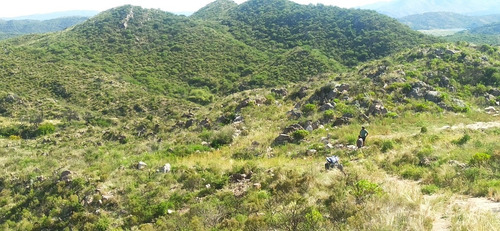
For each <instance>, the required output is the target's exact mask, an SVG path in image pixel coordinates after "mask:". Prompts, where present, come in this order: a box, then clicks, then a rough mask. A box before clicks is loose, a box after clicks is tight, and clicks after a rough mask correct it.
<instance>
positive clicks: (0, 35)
mask: <svg viewBox="0 0 500 231" xmlns="http://www.w3.org/2000/svg"><path fill="white" fill-rule="evenodd" d="M87 19H88V18H87V17H64V18H57V19H50V20H44V21H39V20H9V21H4V20H0V39H6V38H11V37H16V36H20V35H25V34H41V33H47V32H54V31H61V30H64V29H66V28H68V27H71V26H74V25H76V24H79V23H82V22H84V21H85V20H87Z"/></svg>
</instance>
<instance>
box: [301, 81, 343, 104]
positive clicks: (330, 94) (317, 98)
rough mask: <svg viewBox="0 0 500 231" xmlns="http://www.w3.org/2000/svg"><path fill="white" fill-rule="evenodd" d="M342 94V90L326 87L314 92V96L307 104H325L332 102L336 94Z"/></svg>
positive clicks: (330, 86)
mask: <svg viewBox="0 0 500 231" xmlns="http://www.w3.org/2000/svg"><path fill="white" fill-rule="evenodd" d="M339 91H340V92H342V90H338V89H336V88H335V89H334V88H333V87H332V85H326V86H323V87H321V88H320V89H319V90H317V91H316V92H314V94H313V95H312V96H311V97H310V98H309V99H308V102H310V103H312V102H319V103H320V104H326V103H328V102H331V101H333V99H335V97H337V95H338V93H337V92H339Z"/></svg>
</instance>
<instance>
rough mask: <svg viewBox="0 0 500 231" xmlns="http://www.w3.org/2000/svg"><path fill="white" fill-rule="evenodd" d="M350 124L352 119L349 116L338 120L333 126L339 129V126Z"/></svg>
mask: <svg viewBox="0 0 500 231" xmlns="http://www.w3.org/2000/svg"><path fill="white" fill-rule="evenodd" d="M350 123H351V118H349V117H347V116H342V117H339V118H337V119H336V120H335V122H333V126H335V127H337V126H342V125H347V124H350Z"/></svg>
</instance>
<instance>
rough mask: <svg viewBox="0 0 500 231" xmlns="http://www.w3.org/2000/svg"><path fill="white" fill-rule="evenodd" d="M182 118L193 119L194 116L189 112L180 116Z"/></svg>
mask: <svg viewBox="0 0 500 231" xmlns="http://www.w3.org/2000/svg"><path fill="white" fill-rule="evenodd" d="M182 117H183V118H193V117H194V114H193V113H192V112H191V111H189V112H187V113H184V114H183V115H182Z"/></svg>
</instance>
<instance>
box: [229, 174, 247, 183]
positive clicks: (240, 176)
mask: <svg viewBox="0 0 500 231" xmlns="http://www.w3.org/2000/svg"><path fill="white" fill-rule="evenodd" d="M250 178H251V174H248V175H247V174H244V173H241V174H240V173H236V174H233V175H231V181H233V182H240V181H244V180H248V179H250Z"/></svg>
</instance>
